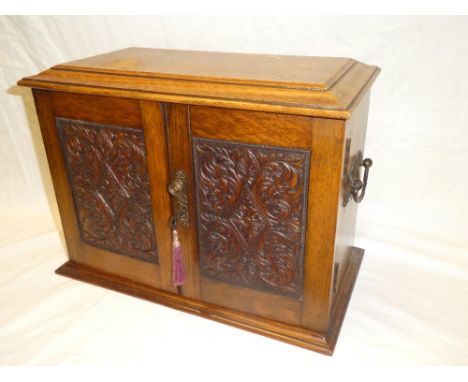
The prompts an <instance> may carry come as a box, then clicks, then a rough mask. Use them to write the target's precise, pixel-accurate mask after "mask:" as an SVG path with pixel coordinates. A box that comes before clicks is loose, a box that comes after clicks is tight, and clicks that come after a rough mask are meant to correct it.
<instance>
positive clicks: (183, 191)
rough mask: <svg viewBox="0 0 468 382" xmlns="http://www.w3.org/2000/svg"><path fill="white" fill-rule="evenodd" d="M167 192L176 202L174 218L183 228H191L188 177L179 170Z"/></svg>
mask: <svg viewBox="0 0 468 382" xmlns="http://www.w3.org/2000/svg"><path fill="white" fill-rule="evenodd" d="M167 191H168V192H169V194H170V195H171V196H172V197H173V198H174V200H175V205H174V209H175V214H174V218H175V220H176V222H177V223H178V224H180V225H181V226H182V227H185V228H188V227H190V218H189V211H188V197H187V176H186V175H185V173H184V172H183V171H182V170H177V171H176V172H175V174H174V178H173V179H172V181H171V183H169V186H168V187H167Z"/></svg>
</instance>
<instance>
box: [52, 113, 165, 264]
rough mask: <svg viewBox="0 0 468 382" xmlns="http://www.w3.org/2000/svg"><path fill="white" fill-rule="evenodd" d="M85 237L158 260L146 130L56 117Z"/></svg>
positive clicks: (92, 242) (87, 240) (105, 246)
mask: <svg viewBox="0 0 468 382" xmlns="http://www.w3.org/2000/svg"><path fill="white" fill-rule="evenodd" d="M56 125H57V130H58V133H59V137H60V144H61V148H62V152H63V155H64V158H65V163H66V167H67V172H68V178H69V181H70V186H71V189H72V192H73V198H74V203H75V209H76V214H77V217H78V222H79V225H80V235H81V239H82V240H83V241H84V242H85V243H87V244H90V245H93V246H96V247H100V248H103V249H106V250H109V251H112V252H115V253H119V254H122V255H126V256H130V257H133V258H136V259H139V260H143V261H147V262H151V263H158V255H157V250H156V240H155V233H154V225H153V215H152V209H151V196H150V188H149V178H148V171H147V166H146V150H145V142H144V133H143V130H139V129H134V128H126V127H119V126H109V125H101V124H96V123H92V122H85V121H78V120H72V119H66V118H56Z"/></svg>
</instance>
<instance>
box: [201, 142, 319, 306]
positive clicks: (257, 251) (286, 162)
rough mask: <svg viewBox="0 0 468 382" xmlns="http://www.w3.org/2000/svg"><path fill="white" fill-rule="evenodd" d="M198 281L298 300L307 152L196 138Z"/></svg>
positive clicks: (301, 270) (304, 214) (300, 292)
mask: <svg viewBox="0 0 468 382" xmlns="http://www.w3.org/2000/svg"><path fill="white" fill-rule="evenodd" d="M193 158H194V178H195V188H196V193H195V194H196V198H197V202H196V204H197V227H198V243H199V253H200V267H201V274H202V276H204V277H207V278H210V279H214V280H217V281H221V282H223V283H228V284H232V285H237V286H240V287H245V288H250V289H255V290H259V291H263V292H268V293H274V294H278V295H283V296H286V297H292V298H299V299H300V298H301V296H302V284H303V257H304V240H305V238H304V236H305V226H306V211H307V192H308V189H307V188H308V174H309V165H310V152H309V151H308V150H301V149H286V148H282V147H274V146H264V145H259V144H246V143H240V142H227V141H224V140H213V139H204V138H196V137H193Z"/></svg>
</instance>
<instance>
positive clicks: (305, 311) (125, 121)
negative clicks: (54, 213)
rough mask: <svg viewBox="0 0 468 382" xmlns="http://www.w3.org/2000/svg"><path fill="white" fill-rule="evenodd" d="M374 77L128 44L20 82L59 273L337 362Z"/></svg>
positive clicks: (342, 68)
mask: <svg viewBox="0 0 468 382" xmlns="http://www.w3.org/2000/svg"><path fill="white" fill-rule="evenodd" d="M378 72H379V69H378V68H377V67H374V66H368V65H365V64H362V63H359V62H357V61H355V60H352V59H346V58H323V57H297V56H272V55H250V54H233V53H213V52H189V51H173V50H158V49H143V48H129V49H124V50H121V51H117V52H111V53H107V54H103V55H100V56H95V57H91V58H88V59H83V60H78V61H74V62H71V63H67V64H62V65H57V66H55V67H53V68H51V69H49V70H46V71H44V72H42V73H40V74H38V75H36V76H32V77H27V78H24V79H22V80H21V81H19V84H20V85H23V86H29V87H31V88H33V93H34V97H35V102H36V108H37V113H38V116H39V121H40V125H41V131H42V135H43V139H44V144H45V147H46V151H47V156H48V160H49V166H50V170H51V173H52V179H53V182H54V188H55V193H56V198H57V202H58V206H59V210H60V215H61V219H62V223H63V229H64V233H65V239H66V245H67V252H68V257H69V260H68V261H67V262H66V263H65V264H64V265H63V266H62V267H60V268H59V269H58V270H57V273H59V274H61V275H65V276H69V277H72V278H75V279H78V280H82V281H86V282H90V283H93V284H96V285H100V286H104V287H107V288H111V289H114V290H117V291H120V292H124V293H127V294H130V295H133V296H137V297H141V298H145V299H148V300H150V301H154V302H157V303H161V304H164V305H167V306H170V307H174V308H177V309H181V310H184V311H187V312H190V313H194V314H198V315H201V316H203V317H207V318H210V319H213V320H216V321H220V322H223V323H227V324H230V325H234V326H237V327H240V328H243V329H246V330H250V331H253V332H256V333H259V334H263V335H266V336H269V337H272V338H276V339H279V340H282V341H286V342H289V343H292V344H295V345H299V346H302V347H305V348H308V349H312V350H316V351H320V352H323V353H325V354H331V353H332V352H333V349H334V346H335V344H336V340H337V337H338V334H339V330H340V327H341V324H342V322H343V319H344V315H345V312H346V308H347V304H348V301H349V299H350V296H351V292H352V289H353V285H354V282H355V279H356V276H357V273H358V270H359V266H360V262H361V259H362V256H363V250H361V249H359V248H355V247H354V246H353V236H354V225H355V220H356V206H357V202H359V201H361V200H362V198H363V196H364V192H365V188H366V183H367V177H368V171H369V167H370V165H371V164H372V162H371V161H370V160H367V159H366V160H365V159H363V150H364V140H365V131H366V125H367V114H368V106H369V94H370V86H371V85H372V83H373V81H374V79H375V77H376V76H377V74H378ZM175 237H177V238H175ZM176 247H177V248H180V249H181V252H177V251H175V250H174V248H176ZM176 252H177V254H178V255H179V258H177V259H178V260H175V259H176V257H174V256H177V255H175V253H176ZM176 261H178V262H180V264H179V263H178V264H179V265H177V266H176V264H175V262H176ZM179 266H180V267H183V269H182V268H181V269H182V271H181V272H183V276H184V277H183V278H182V279H181V280H179V281H177V282H175V281H174V277H178V276H175V268H176V267H179Z"/></svg>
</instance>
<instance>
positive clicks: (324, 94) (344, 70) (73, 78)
mask: <svg viewBox="0 0 468 382" xmlns="http://www.w3.org/2000/svg"><path fill="white" fill-rule="evenodd" d="M379 71H380V69H379V68H377V67H375V66H369V65H365V64H363V63H360V62H358V61H355V60H353V59H348V58H330V57H300V56H274V55H258V54H255V55H254V54H242V53H219V52H195V51H180V50H162V49H144V48H128V49H124V50H120V51H116V52H111V53H106V54H102V55H99V56H94V57H90V58H86V59H83V60H77V61H72V62H69V63H67V64H61V65H56V66H54V67H52V68H51V69H49V70H46V71H44V72H41V73H39V74H38V75H36V76H32V77H26V78H24V79H23V80H21V81H19V82H18V84H19V85H23V86H29V87H32V88H41V89H48V90H58V91H71V92H81V93H93V94H103V95H112V94H115V95H120V96H122V94H124V93H125V95H126V96H127V95H130V96H131V97H132V98H141V99H159V100H161V101H168V102H171V101H172V100H176V101H177V102H187V103H194V104H197V103H201V104H210V103H211V104H213V105H222V106H223V107H231V106H232V107H240V106H241V105H245V106H247V107H248V108H251V109H252V110H255V109H258V110H271V111H275V110H276V111H279V112H286V111H289V112H292V113H293V112H300V113H302V114H307V115H317V116H322V115H324V116H325V115H333V116H334V117H336V118H343V119H346V118H349V112H350V109H351V107H352V106H353V104H354V103H356V100H358V99H359V95H360V94H361V93H363V92H364V91H365V90H366V89H368V88H369V87H370V86H371V85H372V82H373V81H374V79H375V78H376V77H377V74H378V73H379ZM332 112H334V113H332Z"/></svg>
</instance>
